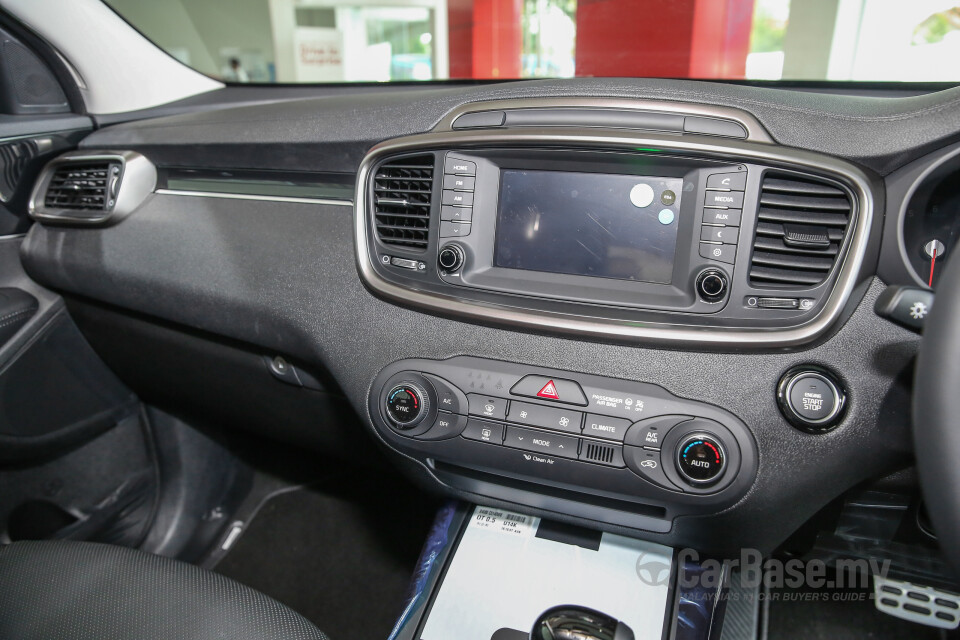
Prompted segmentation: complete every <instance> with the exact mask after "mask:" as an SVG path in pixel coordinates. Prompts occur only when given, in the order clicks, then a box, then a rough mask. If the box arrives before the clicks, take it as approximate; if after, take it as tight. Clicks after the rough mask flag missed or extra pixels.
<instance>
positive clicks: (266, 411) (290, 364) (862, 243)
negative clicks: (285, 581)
mask: <svg viewBox="0 0 960 640" xmlns="http://www.w3.org/2000/svg"><path fill="white" fill-rule="evenodd" d="M238 91H241V90H239V89H238ZM325 91H326V95H323V96H321V97H317V98H310V99H290V100H278V101H275V102H270V103H267V104H253V105H244V104H240V105H234V106H231V105H230V104H216V105H210V106H208V107H206V108H203V109H190V110H185V112H184V113H180V114H175V115H162V114H157V115H158V117H155V118H146V119H141V120H137V121H133V122H125V123H123V122H121V123H110V122H109V119H107V120H105V121H104V122H103V123H102V124H103V125H104V126H103V127H102V128H100V129H99V130H97V131H96V132H94V133H93V134H91V135H89V136H88V137H86V138H85V139H84V140H83V141H82V143H81V145H80V149H79V150H77V151H74V152H71V153H69V154H67V155H65V156H62V157H61V158H60V159H58V160H57V161H55V162H54V163H53V164H51V165H50V166H49V167H48V168H47V169H46V170H45V173H44V174H43V176H42V177H41V180H40V181H39V182H38V184H37V187H36V190H35V193H34V197H33V199H32V200H31V213H32V214H33V216H34V217H35V218H36V219H37V220H38V221H39V222H40V224H36V225H34V226H33V227H32V228H31V230H30V231H29V233H28V234H27V236H26V238H25V240H24V242H23V246H22V250H21V254H22V259H23V262H24V265H25V268H26V269H27V271H28V273H29V274H30V275H31V276H32V277H33V278H35V279H36V280H37V281H39V282H40V283H42V284H44V285H46V286H48V287H50V288H52V289H55V290H56V291H58V292H61V293H62V294H63V295H64V296H65V297H66V299H67V305H68V308H69V309H70V311H71V314H72V315H73V316H74V319H75V320H76V322H77V324H78V325H79V326H80V328H81V329H82V330H84V334H85V336H86V337H87V339H88V340H89V341H90V342H91V343H92V344H93V346H94V347H95V348H96V349H97V351H98V353H100V354H101V355H102V357H103V358H104V360H105V361H106V362H107V364H108V365H109V366H110V367H111V368H113V369H114V370H115V371H117V372H118V373H120V374H122V377H124V379H125V380H127V381H128V383H129V384H131V386H132V387H134V390H135V391H136V392H137V393H138V395H140V396H141V397H142V398H144V399H146V400H147V401H150V402H152V403H154V404H157V405H158V406H164V405H171V406H172V405H175V404H176V405H177V406H179V407H183V406H187V407H189V410H190V411H193V412H195V413H196V414H197V415H201V416H204V417H213V418H217V419H221V420H223V419H226V421H227V423H228V424H231V425H235V426H236V428H240V429H246V430H252V431H257V432H260V433H265V434H268V435H271V436H273V437H276V438H279V439H282V440H286V441H290V442H295V443H299V444H303V445H306V446H309V447H313V448H315V449H317V450H322V451H327V452H331V453H336V454H337V455H340V456H342V457H345V458H346V459H348V460H354V461H357V462H358V463H359V462H360V461H362V460H363V459H368V458H374V457H376V456H379V455H381V454H382V453H383V454H385V455H386V456H387V457H388V458H389V459H390V460H391V461H392V462H393V463H394V464H396V465H398V466H400V468H401V469H402V470H403V471H404V472H405V473H407V474H408V475H409V476H410V477H412V478H414V479H415V480H416V481H417V482H419V483H420V484H421V485H423V486H424V487H427V488H429V489H431V490H433V491H438V492H441V493H444V494H446V495H451V496H455V497H458V498H462V499H465V500H468V501H470V502H474V503H478V504H482V505H488V506H493V507H501V508H508V509H517V510H522V511H524V512H527V513H531V514H533V515H537V516H543V517H550V518H553V519H558V520H565V521H569V522H574V523H579V524H587V525H589V526H592V527H601V528H604V529H606V530H610V531H613V532H616V533H621V534H626V535H631V536H638V537H642V538H645V539H648V540H651V541H654V542H659V543H663V544H666V545H669V546H673V547H680V546H688V547H694V548H697V549H701V550H704V551H707V552H712V553H730V552H733V553H735V552H736V551H737V550H738V549H741V548H744V547H752V548H756V549H760V550H765V551H770V550H772V549H774V548H775V547H776V546H777V545H779V544H780V543H782V542H783V541H784V540H785V539H786V538H787V537H788V536H789V535H790V534H791V533H793V532H794V531H795V530H796V529H798V528H799V527H800V526H801V525H802V524H803V523H804V522H806V521H807V520H808V519H809V518H810V517H811V516H812V515H813V514H815V513H816V512H817V511H818V510H820V509H821V508H823V507H824V506H825V505H827V504H828V503H829V502H830V501H831V500H833V499H834V498H836V497H837V496H839V495H841V494H842V493H844V492H845V491H847V490H848V489H850V488H852V487H855V486H857V485H860V484H862V483H864V482H868V481H873V480H876V479H879V478H882V477H885V476H888V475H889V474H891V473H894V472H896V471H898V470H902V469H904V468H907V467H909V466H910V465H911V463H912V462H913V459H912V446H911V442H910V418H909V415H910V411H909V409H910V385H911V375H912V374H911V372H912V365H913V360H914V358H915V356H916V352H917V348H918V345H919V337H918V336H917V335H916V333H914V332H913V331H911V330H910V328H909V327H910V325H911V321H916V320H917V319H918V318H917V317H916V316H917V315H920V316H921V319H922V315H923V313H925V311H923V307H918V306H916V304H917V301H914V300H912V299H911V300H905V303H904V305H905V306H904V305H901V306H902V308H899V307H898V308H897V309H896V310H894V312H893V313H892V314H887V316H888V317H881V315H878V313H877V312H876V311H875V304H876V301H877V299H878V298H879V297H880V296H881V294H882V293H883V292H884V290H885V289H887V287H888V286H890V285H909V286H911V287H914V288H915V289H917V290H923V291H925V292H927V291H929V290H932V289H933V288H934V287H935V286H936V282H937V280H936V278H937V274H938V273H939V271H938V269H940V268H942V266H943V264H945V261H946V260H948V259H949V258H950V256H951V253H952V251H953V250H954V248H955V246H956V242H957V236H958V234H960V226H958V225H960V212H958V211H957V208H956V207H957V199H958V197H960V195H958V188H960V187H958V186H957V182H956V175H957V171H958V170H960V169H958V167H960V159H958V158H960V145H958V144H957V143H956V141H957V139H958V134H960V110H957V109H956V108H955V107H954V105H955V104H956V101H957V100H958V99H960V93H958V90H955V89H954V90H947V91H942V92H938V93H930V94H919V95H899V94H896V93H895V92H893V93H887V94H882V93H880V92H870V91H860V92H850V93H849V94H844V93H818V92H816V91H807V90H802V89H788V88H768V87H754V86H746V85H736V84H725V83H708V82H695V81H668V80H612V79H611V80H591V79H581V80H571V81H538V82H515V83H501V84H482V85H476V86H441V87H438V88H434V87H431V88H417V89H411V88H408V87H389V88H387V87H384V88H382V89H377V90H373V89H349V88H332V89H328V90H325ZM108 125H109V126H108ZM81 169H82V170H85V171H86V170H89V171H103V172H105V173H104V179H105V180H108V181H110V180H111V179H113V180H112V181H111V182H109V188H108V191H107V194H108V195H107V198H108V199H109V201H110V202H109V203H108V206H105V207H102V208H101V210H100V211H99V213H98V214H97V215H92V214H89V213H88V212H85V211H83V210H82V208H81V210H79V211H78V209H77V208H65V207H62V206H60V204H61V201H58V199H57V197H56V196H57V194H53V197H51V190H54V189H56V188H57V185H61V184H62V179H64V177H65V176H66V177H69V174H70V172H71V171H76V170H81ZM907 302H909V304H906V303H907ZM890 316H892V317H893V319H894V320H896V322H891V320H890ZM184 402H185V403H186V404H185V405H184V404H183V403H184ZM253 404H256V405H257V407H259V408H257V409H253V408H251V407H252V405H253ZM224 405H228V406H224Z"/></svg>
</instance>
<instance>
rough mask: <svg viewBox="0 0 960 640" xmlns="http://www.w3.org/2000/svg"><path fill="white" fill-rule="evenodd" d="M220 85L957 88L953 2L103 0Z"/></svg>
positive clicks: (959, 24)
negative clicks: (628, 82)
mask: <svg viewBox="0 0 960 640" xmlns="http://www.w3.org/2000/svg"><path fill="white" fill-rule="evenodd" d="M106 2H107V4H109V5H110V6H111V7H112V8H113V9H114V10H115V11H116V12H117V13H119V14H120V15H121V16H123V18H125V19H126V20H127V21H128V22H129V23H130V24H132V25H133V26H134V27H135V28H137V29H138V30H139V31H140V32H142V33H143V34H144V35H145V36H146V37H148V38H149V39H151V40H152V41H153V42H155V43H156V44H157V45H158V46H160V47H162V48H163V49H164V50H166V51H167V52H168V53H169V54H170V55H172V56H173V57H175V58H177V59H178V60H180V61H181V62H183V63H184V64H186V65H189V66H191V67H193V68H194V69H196V70H197V71H200V72H202V73H205V74H207V75H209V76H213V77H216V78H219V79H222V80H224V81H226V82H232V83H340V82H391V81H394V82H397V81H417V80H422V81H429V80H466V79H471V80H490V79H493V80H505V79H519V78H569V77H574V76H577V77H583V76H594V77H663V78H705V79H746V80H751V79H753V80H818V81H824V80H827V81H910V82H953V81H960V64H958V63H957V62H958V61H960V7H958V6H955V4H956V2H957V0H950V1H946V2H945V1H942V0H793V1H792V2H791V1H790V0H579V1H578V0H106Z"/></svg>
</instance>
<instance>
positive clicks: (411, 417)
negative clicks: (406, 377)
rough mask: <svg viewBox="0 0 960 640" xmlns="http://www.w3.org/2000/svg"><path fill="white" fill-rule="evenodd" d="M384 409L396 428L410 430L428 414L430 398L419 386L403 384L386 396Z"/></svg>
mask: <svg viewBox="0 0 960 640" xmlns="http://www.w3.org/2000/svg"><path fill="white" fill-rule="evenodd" d="M384 408H385V409H386V412H387V416H388V417H389V418H390V420H391V421H392V422H393V425H394V426H395V427H396V428H398V429H401V430H406V429H412V428H414V427H415V426H417V425H418V424H420V423H421V422H422V421H423V419H424V418H425V417H426V416H427V413H429V411H430V396H429V395H428V394H427V392H426V390H425V389H424V388H423V387H421V386H420V385H418V384H414V383H412V382H403V383H400V384H398V385H396V386H395V387H393V388H392V389H391V390H390V392H389V393H388V394H387V398H386V403H385V407H384Z"/></svg>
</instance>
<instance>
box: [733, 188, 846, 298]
mask: <svg viewBox="0 0 960 640" xmlns="http://www.w3.org/2000/svg"><path fill="white" fill-rule="evenodd" d="M852 213H853V205H852V202H851V201H850V196H849V195H848V194H847V192H846V191H845V190H843V189H841V188H840V187H838V186H834V185H833V184H830V183H828V182H826V181H823V180H819V179H817V178H813V177H809V176H802V177H801V176H796V175H793V174H786V173H779V172H773V171H771V172H768V173H767V174H766V175H765V176H764V179H763V183H762V185H761V187H760V208H759V211H758V216H757V233H756V236H755V237H754V242H753V257H752V258H751V260H750V284H752V285H754V286H758V287H764V286H766V287H787V288H791V287H813V286H816V285H818V284H820V283H821V282H823V281H824V280H825V279H826V278H827V275H829V273H830V270H831V269H832V268H833V265H834V264H835V263H836V260H837V255H838V254H839V252H840V247H841V246H843V239H844V235H845V234H846V232H847V229H848V228H849V225H850V218H851V215H852Z"/></svg>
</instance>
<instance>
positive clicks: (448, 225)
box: [440, 221, 470, 238]
mask: <svg viewBox="0 0 960 640" xmlns="http://www.w3.org/2000/svg"><path fill="white" fill-rule="evenodd" d="M468 235H470V223H469V222H449V221H441V222H440V237H441V238H462V237H464V236H468Z"/></svg>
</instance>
